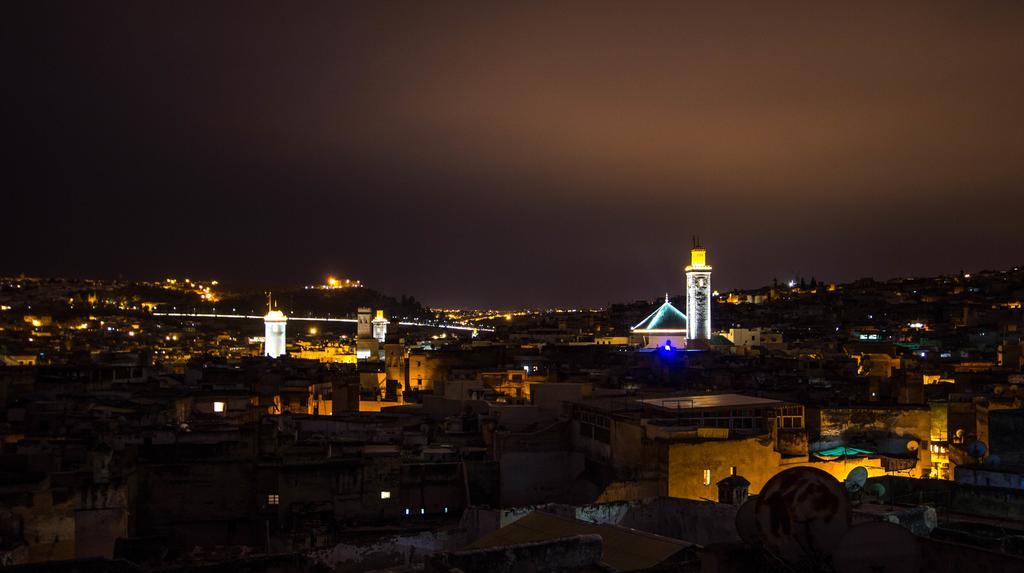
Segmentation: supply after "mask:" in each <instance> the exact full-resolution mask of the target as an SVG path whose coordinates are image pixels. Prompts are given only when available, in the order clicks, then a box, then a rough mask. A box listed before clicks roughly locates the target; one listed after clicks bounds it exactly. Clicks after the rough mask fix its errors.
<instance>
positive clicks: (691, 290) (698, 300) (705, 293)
mask: <svg viewBox="0 0 1024 573" xmlns="http://www.w3.org/2000/svg"><path fill="white" fill-rule="evenodd" d="M686 318H687V322H688V324H687V327H688V328H687V334H688V336H689V339H690V340H710V339H711V266H710V265H708V264H707V251H706V250H705V249H704V247H703V246H701V244H700V240H699V239H697V238H696V237H694V239H693V249H691V250H690V264H689V265H687V266H686Z"/></svg>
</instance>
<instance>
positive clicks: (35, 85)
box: [0, 1, 1024, 307]
mask: <svg viewBox="0 0 1024 573" xmlns="http://www.w3.org/2000/svg"><path fill="white" fill-rule="evenodd" d="M494 4H495V3H490V2H479V1H474V2H466V3H452V2H439V3H435V2H409V3H379V2H362V3H358V4H356V3H352V4H349V5H341V3H323V4H319V3H313V2H301V3H293V2H279V3H275V4H255V3H252V2H238V3H230V2H209V3H203V2H165V3H160V4H156V3H150V2H127V3H123V4H117V3H112V2H68V3H65V4H58V3H48V2H17V3H15V2H8V3H5V5H4V8H3V15H2V20H3V21H2V23H0V26H2V27H3V59H4V63H5V65H4V68H3V69H4V82H3V84H4V87H3V96H0V97H3V115H4V129H3V133H4V136H5V137H4V138H5V139H6V140H7V143H8V145H7V146H5V147H7V150H6V151H5V152H4V159H5V161H4V166H5V168H4V171H5V173H6V176H5V177H4V185H3V187H4V193H3V197H4V199H3V204H4V212H5V214H6V216H5V217H4V224H3V225H2V229H3V230H2V231H0V238H2V240H3V255H2V256H0V273H4V274H16V273H20V272H24V273H26V274H30V275H74V276H85V277H112V276H117V275H119V274H120V275H123V276H124V277H126V278H161V277H164V276H179V277H182V276H191V277H203V278H217V279H220V280H222V281H226V282H229V283H234V284H243V285H252V286H269V285H282V284H308V283H313V282H318V281H320V280H322V278H323V276H324V275H325V274H327V273H329V272H331V273H335V274H337V275H339V276H344V277H351V278H358V279H361V280H363V281H364V283H365V284H367V285H368V286H370V287H374V288H377V289H380V290H382V291H384V292H387V293H390V294H395V295H397V294H403V293H405V294H412V295H415V296H416V297H417V298H419V299H420V300H421V301H423V302H424V303H426V304H430V305H458V306H495V307H508V306H513V305H555V304H560V305H566V306H571V305H594V306H599V305H604V304H607V303H609V302H613V301H628V300H633V299H636V298H654V297H657V296H659V295H660V294H661V293H663V292H665V291H666V290H667V291H670V292H673V293H678V292H682V291H683V289H684V287H683V280H682V267H683V265H684V264H685V263H686V258H687V255H688V253H687V251H688V248H689V246H690V237H691V236H692V235H695V234H697V235H700V236H701V237H702V238H703V242H704V243H705V244H706V246H707V247H708V249H709V260H710V263H711V264H713V265H714V266H715V268H716V270H715V275H714V285H715V286H716V287H717V288H720V289H722V290H725V289H728V288H738V287H755V286H760V285H764V284H767V283H770V282H771V280H772V279H773V278H778V279H779V280H780V281H781V280H786V279H788V278H790V277H792V276H794V275H797V274H800V275H803V276H806V277H807V278H810V277H811V276H815V277H816V278H818V279H827V280H832V281H846V280H851V279H855V278H859V277H863V276H875V277H877V278H888V277H892V276H912V275H925V274H940V273H953V272H956V271H958V270H960V269H965V270H976V269H981V268H994V267H1009V266H1013V265H1015V264H1020V263H1022V262H1024V228H1022V214H1024V32H1022V30H1024V3H1021V2H984V3H977V2H959V3H945V2H929V3H924V4H920V5H916V6H915V5H913V4H911V3H900V5H901V6H902V7H901V8H899V9H898V10H896V9H893V7H892V6H889V4H892V3H887V2H878V3H866V4H870V5H865V6H862V5H860V3H850V4H848V5H847V6H845V7H840V6H838V5H836V4H832V3H829V5H827V6H826V5H822V4H824V3H817V2H809V3H798V4H787V3H780V2H770V3H766V2H754V3H751V4H749V5H744V4H735V5H728V6H725V5H720V3H707V4H714V6H710V7H701V8H697V7H686V6H682V4H683V3H682V2H667V3H665V4H663V5H658V4H655V3H652V2H643V3H634V2H620V3H608V4H598V3H596V2H582V3H578V4H574V3H563V2H536V3H533V2H525V3H518V2H517V3H512V2H509V3H507V5H505V6H504V7H501V6H496V5H494Z"/></svg>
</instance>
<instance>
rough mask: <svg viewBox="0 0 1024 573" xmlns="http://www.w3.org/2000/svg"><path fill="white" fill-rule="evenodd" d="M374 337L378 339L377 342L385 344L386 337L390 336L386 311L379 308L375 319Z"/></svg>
mask: <svg viewBox="0 0 1024 573" xmlns="http://www.w3.org/2000/svg"><path fill="white" fill-rule="evenodd" d="M371 324H372V325H373V337H374V338H376V339H377V342H379V343H381V344H384V339H385V338H387V336H388V319H386V318H384V311H383V310H378V311H377V316H376V317H375V318H374V319H373V321H372V323H371Z"/></svg>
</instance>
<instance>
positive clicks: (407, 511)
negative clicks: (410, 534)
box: [405, 507, 409, 515]
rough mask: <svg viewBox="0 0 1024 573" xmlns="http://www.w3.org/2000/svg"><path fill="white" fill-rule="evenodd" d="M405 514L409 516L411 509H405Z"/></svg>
mask: <svg viewBox="0 0 1024 573" xmlns="http://www.w3.org/2000/svg"><path fill="white" fill-rule="evenodd" d="M405 514H406V515H409V508H408V507H407V508H405Z"/></svg>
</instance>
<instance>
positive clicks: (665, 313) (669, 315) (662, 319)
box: [630, 295, 686, 333]
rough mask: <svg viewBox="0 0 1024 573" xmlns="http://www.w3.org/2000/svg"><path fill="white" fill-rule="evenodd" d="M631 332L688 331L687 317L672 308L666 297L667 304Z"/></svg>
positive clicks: (666, 296)
mask: <svg viewBox="0 0 1024 573" xmlns="http://www.w3.org/2000/svg"><path fill="white" fill-rule="evenodd" d="M630 330H632V331H633V332H640V333H643V332H650V331H657V332H675V331H678V332H682V331H685V330H686V315H685V314H683V313H681V312H679V309H678V308H676V307H674V306H672V303H671V302H669V301H668V295H665V302H664V303H663V304H662V305H661V306H659V307H658V309H657V310H655V311H654V312H652V313H651V314H650V316H648V317H647V318H645V319H643V320H641V321H640V324H638V325H636V326H634V327H633V328H631V329H630Z"/></svg>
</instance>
